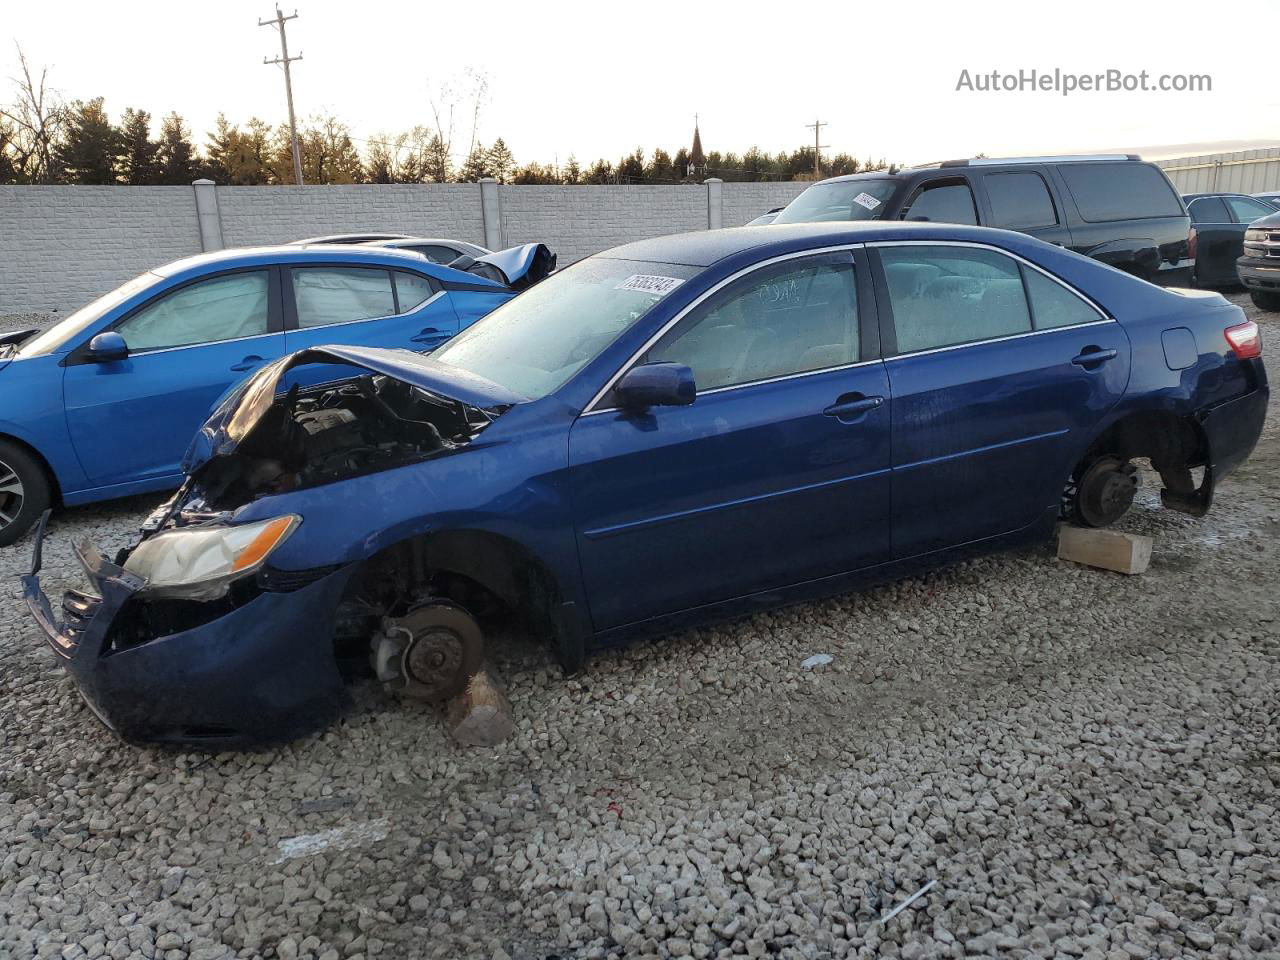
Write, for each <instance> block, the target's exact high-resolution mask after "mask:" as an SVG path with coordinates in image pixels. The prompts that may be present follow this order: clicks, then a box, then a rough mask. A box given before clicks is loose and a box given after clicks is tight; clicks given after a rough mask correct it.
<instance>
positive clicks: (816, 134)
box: [805, 118, 828, 180]
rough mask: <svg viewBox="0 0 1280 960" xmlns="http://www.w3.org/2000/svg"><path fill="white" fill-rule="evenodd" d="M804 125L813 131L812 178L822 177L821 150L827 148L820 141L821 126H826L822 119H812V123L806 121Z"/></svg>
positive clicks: (818, 178) (819, 178)
mask: <svg viewBox="0 0 1280 960" xmlns="http://www.w3.org/2000/svg"><path fill="white" fill-rule="evenodd" d="M805 126H806V127H808V128H809V129H810V130H812V131H813V178H814V179H815V180H821V179H822V151H823V150H825V149H826V148H827V145H826V144H825V143H822V142H821V140H822V128H823V127H825V126H828V124H826V123H825V122H823V121H822V120H818V119H816V118H815V119H814V121H813V123H806V124H805Z"/></svg>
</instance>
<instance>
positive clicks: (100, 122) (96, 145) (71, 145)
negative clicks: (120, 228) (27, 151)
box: [57, 97, 120, 184]
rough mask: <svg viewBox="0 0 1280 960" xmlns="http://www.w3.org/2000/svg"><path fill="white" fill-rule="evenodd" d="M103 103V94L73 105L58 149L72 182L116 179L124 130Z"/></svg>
mask: <svg viewBox="0 0 1280 960" xmlns="http://www.w3.org/2000/svg"><path fill="white" fill-rule="evenodd" d="M102 104H103V100H102V97H96V98H94V99H93V100H89V101H87V102H86V101H83V100H79V101H76V102H75V103H73V104H72V105H71V109H70V113H69V115H68V118H67V129H66V134H65V136H64V137H63V139H62V143H60V144H59V145H58V149H57V162H58V164H59V165H60V166H61V167H62V169H63V171H64V174H63V176H64V178H65V180H66V181H67V182H68V183H96V184H104V183H115V182H116V169H115V164H116V157H117V156H119V154H120V131H119V130H117V129H116V128H115V127H114V126H112V124H111V121H110V120H109V119H108V118H107V112H106V110H105V109H103V105H102Z"/></svg>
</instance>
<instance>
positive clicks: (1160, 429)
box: [25, 223, 1268, 742]
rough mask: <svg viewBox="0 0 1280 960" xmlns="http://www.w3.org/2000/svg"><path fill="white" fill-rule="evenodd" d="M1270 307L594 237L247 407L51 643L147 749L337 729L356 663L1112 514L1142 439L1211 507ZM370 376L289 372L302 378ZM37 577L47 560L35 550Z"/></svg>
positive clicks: (930, 553) (686, 615)
mask: <svg viewBox="0 0 1280 960" xmlns="http://www.w3.org/2000/svg"><path fill="white" fill-rule="evenodd" d="M1260 353H1261V349H1260V342H1259V337H1258V329H1257V326H1256V325H1255V324H1253V323H1251V322H1249V321H1247V320H1246V319H1245V317H1244V314H1243V313H1242V311H1241V310H1240V309H1239V308H1238V307H1236V306H1233V305H1231V304H1230V303H1228V302H1227V301H1226V300H1224V299H1223V298H1222V297H1220V296H1219V295H1217V294H1213V293H1203V292H1175V291H1170V290H1164V289H1161V288H1159V287H1156V286H1153V285H1151V284H1149V283H1147V282H1145V281H1142V280H1139V279H1136V278H1134V277H1132V276H1129V275H1126V274H1124V273H1121V272H1120V271H1118V270H1115V269H1113V268H1110V267H1107V266H1105V265H1103V264H1100V263H1098V262H1096V261H1093V260H1089V259H1086V258H1085V257H1082V256H1079V255H1076V254H1073V253H1071V252H1069V251H1065V250H1062V249H1059V248H1057V247H1055V246H1052V245H1050V244H1048V243H1044V242H1042V241H1039V240H1036V239H1034V238H1031V237H1028V236H1025V235H1022V234H1017V233H1010V232H1004V231H996V230H988V229H983V228H975V227H963V226H944V225H935V224H913V223H862V224H850V223H841V224H822V225H817V224H810V225H796V226H773V227H758V228H757V227H752V228H741V229H737V230H724V231H713V232H703V233H696V234H687V235H682V236H675V237H666V238H661V239H655V240H645V241H642V242H639V243H634V244H631V245H628V246H624V247H619V248H617V249H615V250H611V251H608V252H606V253H603V254H599V255H597V256H594V257H591V258H589V259H587V260H584V261H582V262H580V263H577V264H575V265H573V266H572V267H570V268H568V269H566V270H564V271H562V272H561V273H559V274H558V275H555V276H553V277H551V278H549V279H548V280H546V281H544V282H543V283H541V284H540V285H539V286H537V287H534V288H533V289H531V290H530V291H528V292H527V293H525V294H522V295H521V296H520V297H518V298H516V299H514V300H512V301H511V302H509V303H507V304H504V305H503V306H501V307H499V308H498V309H497V310H495V311H494V312H493V313H491V314H489V315H488V316H487V317H485V318H484V319H483V320H481V321H480V322H478V323H476V324H475V325H474V326H472V327H471V328H470V329H468V330H466V331H464V332H463V333H461V334H460V335H459V336H457V337H455V338H454V339H453V340H452V341H451V342H450V343H449V344H447V345H446V346H445V347H444V348H442V349H441V350H439V351H437V352H436V353H435V354H433V355H432V356H430V357H424V356H421V355H417V354H414V353H410V352H408V351H397V350H378V349H364V348H352V347H323V348H318V349H315V350H309V351H304V352H301V353H297V354H292V355H289V356H286V357H283V358H281V359H280V360H278V361H276V362H275V363H273V364H271V365H269V366H267V367H265V368H263V369H262V370H261V371H260V372H259V373H258V374H257V375H256V376H254V377H253V378H252V379H251V380H249V381H248V382H247V383H246V384H244V385H243V386H242V387H240V388H239V389H238V390H237V391H235V392H233V393H232V394H230V395H228V397H227V399H226V401H225V402H224V403H223V404H222V406H221V407H220V408H219V410H218V411H217V413H216V414H215V415H214V416H213V417H212V418H211V419H210V420H209V421H208V422H207V423H206V424H205V426H204V428H203V429H202V430H201V432H200V434H199V435H198V436H197V437H196V440H195V442H194V443H193V444H192V446H191V449H190V451H189V452H188V457H187V461H186V470H187V472H188V478H187V480H186V482H185V483H184V485H183V487H182V488H181V490H180V491H179V492H178V494H177V495H176V496H175V497H174V498H173V499H172V500H171V501H170V502H169V503H168V504H166V505H165V506H164V507H162V508H161V509H160V510H159V511H158V512H157V513H156V514H155V515H154V516H153V517H152V518H150V520H148V522H147V523H146V525H145V526H144V530H143V536H142V540H141V542H140V544H138V545H136V546H135V547H134V548H132V549H130V550H125V551H121V553H120V555H118V556H117V557H116V558H115V559H114V561H109V560H107V559H106V558H105V557H102V556H101V555H99V554H98V553H97V552H96V551H94V550H92V549H85V550H84V551H82V559H83V561H84V565H85V568H86V570H87V571H88V573H89V576H90V578H91V580H92V581H93V583H94V587H95V592H94V593H92V594H89V593H72V594H69V595H68V596H67V598H66V599H65V600H64V602H63V609H64V610H65V611H66V619H65V621H64V622H62V623H55V622H54V618H53V615H52V613H51V610H50V606H49V603H48V601H47V600H46V599H45V598H44V596H43V594H42V593H41V592H40V589H39V584H38V580H37V578H36V576H35V573H34V572H33V574H32V575H31V576H29V577H27V578H25V590H26V595H27V598H28V602H29V605H30V607H31V610H32V612H33V613H34V615H35V618H36V620H37V621H38V622H39V623H40V626H41V629H42V631H43V633H44V634H45V635H46V636H47V638H48V640H49V642H50V644H51V646H52V647H53V649H54V650H55V651H56V652H57V654H58V656H59V657H61V658H63V659H64V661H65V662H66V664H67V667H68V669H69V670H70V672H71V673H72V674H73V675H74V676H75V678H76V680H77V681H78V683H79V685H80V688H81V689H82V690H83V692H84V694H85V696H86V698H87V699H88V700H89V702H90V703H91V704H93V706H94V709H95V710H96V711H97V712H98V714H99V715H100V716H101V717H102V718H104V719H105V720H106V721H107V723H109V724H110V725H111V726H113V727H114V728H115V729H116V730H117V731H119V732H120V733H121V734H122V735H124V736H126V737H128V738H137V739H162V740H164V739H167V740H200V739H205V740H210V741H214V742H234V741H238V740H245V739H256V738H261V737H264V736H271V737H287V736H292V735H296V734H299V733H301V732H303V731H306V730H308V729H311V728H313V727H315V726H316V725H318V724H319V723H321V722H323V721H324V720H325V719H326V718H328V717H331V716H332V715H333V714H334V713H335V711H337V710H338V709H339V708H341V706H342V705H343V704H344V703H345V702H346V694H345V692H344V686H343V673H342V670H340V664H346V663H352V662H359V661H363V662H365V663H370V662H371V663H372V667H373V670H374V672H376V674H377V675H378V676H379V677H380V678H381V679H382V680H383V681H384V682H385V683H386V684H387V685H388V686H390V687H392V688H395V689H398V690H401V691H403V692H405V693H406V694H409V695H412V696H421V697H425V698H432V699H435V698H442V697H447V696H449V695H450V694H453V693H455V692H457V691H458V690H459V689H460V688H461V686H462V685H463V684H464V683H465V682H466V679H467V677H468V676H469V675H470V673H471V672H472V671H473V670H474V669H475V667H476V665H477V664H478V663H479V662H480V658H481V656H482V654H483V647H484V636H485V632H486V624H487V623H488V622H490V618H492V617H494V616H504V617H507V618H510V617H512V616H515V617H517V618H519V619H520V620H521V621H523V622H524V623H525V624H526V625H527V627H528V629H529V632H530V633H531V634H532V635H535V636H538V637H541V638H543V639H544V640H545V641H546V642H548V643H549V644H550V645H551V646H552V648H553V649H554V650H555V651H556V653H557V655H558V657H559V659H560V661H561V662H562V663H563V664H564V666H565V667H566V668H567V669H570V670H572V669H575V668H577V667H579V666H580V665H581V664H582V663H583V660H584V658H585V656H586V655H587V653H588V652H589V651H590V650H592V649H593V648H597V647H600V646H603V645H608V644H615V643H619V642H622V641H624V640H626V639H628V638H631V637H635V636H637V635H642V634H653V633H656V632H665V631H669V630H672V629H675V628H677V627H682V626H687V625H691V624H696V623H701V622H704V621H707V620H709V619H712V618H721V617H725V616H731V615H736V614H741V613H744V612H748V611H751V610H754V609H758V608H762V607H767V606H771V605H775V604H778V603H781V602H784V601H790V600H796V599H801V598H805V597H811V596H815V595H818V594H824V593H829V592H832V591H838V590H844V589H847V588H848V587H850V586H851V585H854V584H857V583H862V582H867V581H869V580H875V579H881V578H884V577H889V576H896V575H899V574H902V573H904V572H907V571H913V570H918V569H920V568H922V567H924V566H927V565H930V564H934V563H938V562H940V561H943V560H946V559H949V558H953V557H955V556H957V555H962V554H964V555H967V554H970V553H972V552H974V551H982V550H992V549H997V548H1003V547H1009V546H1013V545H1017V544H1023V543H1026V542H1028V541H1033V540H1038V539H1041V538H1044V537H1046V536H1048V535H1049V534H1050V532H1051V531H1052V529H1053V526H1054V523H1055V521H1057V520H1058V519H1059V517H1060V515H1061V514H1062V513H1063V511H1065V512H1066V514H1067V515H1068V517H1070V518H1071V519H1073V520H1074V521H1075V522H1077V523H1083V524H1090V525H1103V524H1108V523H1111V522H1113V521H1114V520H1116V519H1117V518H1119V517H1120V516H1121V515H1122V514H1123V513H1124V512H1125V510H1127V509H1128V507H1129V505H1130V504H1131V502H1132V500H1133V495H1134V487H1135V485H1136V483H1137V480H1136V477H1135V472H1134V467H1133V464H1132V461H1133V460H1134V459H1136V458H1148V459H1150V461H1151V462H1152V463H1153V465H1154V466H1155V468H1156V469H1157V470H1158V471H1159V473H1160V475H1161V477H1162V479H1163V485H1164V490H1163V492H1162V493H1163V502H1164V504H1165V506H1167V507H1170V508H1172V509H1175V510H1180V511H1183V512H1186V513H1190V514H1192V515H1200V514H1203V513H1204V512H1205V511H1206V510H1208V509H1209V506H1210V503H1211V501H1212V497H1213V491H1214V489H1215V487H1216V485H1217V484H1218V483H1219V482H1221V480H1222V478H1223V477H1224V476H1226V475H1227V474H1228V473H1229V472H1230V471H1231V470H1232V469H1233V468H1234V467H1236V466H1237V465H1238V464H1239V463H1240V462H1241V461H1243V460H1244V459H1245V457H1247V456H1248V454H1249V452H1250V451H1251V450H1252V448H1253V446H1254V443H1255V442H1256V440H1257V438H1258V435H1259V433H1260V431H1261V427H1262V422H1263V418H1264V415H1265V411H1266V404H1267V397H1268V388H1267V384H1266V375H1265V372H1264V369H1263V365H1262V361H1261V357H1260ZM313 364H325V365H327V364H346V365H348V371H347V374H348V377H347V379H346V380H344V381H341V382H338V383H330V384H328V385H324V386H320V387H317V388H313V389H299V388H296V387H295V388H288V389H285V388H284V385H285V384H286V383H287V382H288V377H289V374H290V371H292V370H295V369H306V368H307V367H308V366H310V365H313ZM35 567H36V569H37V571H38V567H39V558H38V554H37V560H36V564H35Z"/></svg>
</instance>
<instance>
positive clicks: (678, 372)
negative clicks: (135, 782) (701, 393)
mask: <svg viewBox="0 0 1280 960" xmlns="http://www.w3.org/2000/svg"><path fill="white" fill-rule="evenodd" d="M613 392H614V394H615V395H616V396H617V398H618V406H619V407H621V408H622V409H624V410H627V411H629V412H631V413H642V412H644V411H645V410H648V409H649V408H650V407H683V406H688V405H689V404H691V403H693V401H694V398H695V397H697V395H698V388H697V386H696V385H695V384H694V382H693V371H692V370H690V369H689V368H688V367H686V366H685V365H684V364H682V363H642V364H641V365H640V366H638V367H632V368H631V369H630V370H628V371H627V372H626V373H624V374H623V375H622V379H621V380H619V381H618V383H617V385H616V386H615V387H614V388H613Z"/></svg>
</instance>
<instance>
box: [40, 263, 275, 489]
mask: <svg viewBox="0 0 1280 960" xmlns="http://www.w3.org/2000/svg"><path fill="white" fill-rule="evenodd" d="M278 278H279V274H278V273H277V271H276V270H275V268H272V267H261V268H255V269H249V270H238V271H227V272H224V273H219V274H215V275H212V276H206V277H201V278H200V279H198V280H194V281H192V282H190V283H186V284H183V285H182V286H179V287H176V288H172V289H170V290H168V291H166V292H164V293H162V294H160V295H158V296H156V297H154V298H152V299H151V300H149V301H147V302H146V303H144V304H142V305H141V306H139V307H138V308H137V309H135V310H132V311H131V312H130V313H128V314H127V315H126V316H124V317H123V318H122V319H121V320H120V321H118V322H116V323H115V324H113V326H112V329H114V330H115V331H116V332H118V333H119V334H120V335H121V336H123V337H124V340H125V343H127V344H128V346H129V356H128V357H126V358H125V359H124V360H117V361H113V362H110V363H94V362H90V361H88V360H87V359H85V355H84V352H83V349H82V348H83V347H84V346H85V345H84V344H82V345H81V348H78V349H77V350H74V351H72V353H71V354H70V355H69V356H68V358H67V361H66V370H65V373H64V374H63V381H62V384H63V398H64V401H65V405H66V413H67V427H68V429H69V431H70V434H71V440H72V443H74V445H75V449H76V455H77V456H78V457H79V458H80V463H81V465H82V466H83V467H84V470H85V473H86V475H87V476H88V478H89V485H90V486H94V487H101V486H111V485H115V484H123V483H132V482H139V481H147V480H153V479H156V478H159V477H172V478H173V479H174V480H175V481H176V480H177V479H178V478H179V476H180V474H181V470H180V467H179V464H180V462H181V460H182V455H183V453H185V452H186V449H187V446H188V444H190V442H191V438H192V437H193V436H194V435H195V432H196V430H198V429H199V428H200V425H201V424H202V423H203V422H204V420H205V418H206V417H207V416H208V414H209V410H210V407H212V406H213V404H214V403H215V402H216V401H217V399H218V398H219V397H220V396H221V395H222V394H223V392H224V391H226V389H227V388H228V387H229V386H230V385H231V384H233V383H236V382H238V381H239V380H241V379H243V378H244V377H247V376H249V374H250V373H252V372H253V371H254V370H256V369H257V368H258V367H260V366H262V365H263V364H264V363H267V362H269V361H271V360H274V359H276V358H277V357H279V356H280V355H281V354H282V353H283V352H284V334H283V333H281V332H280V325H281V317H280V314H281V311H280V296H279V279H278Z"/></svg>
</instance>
